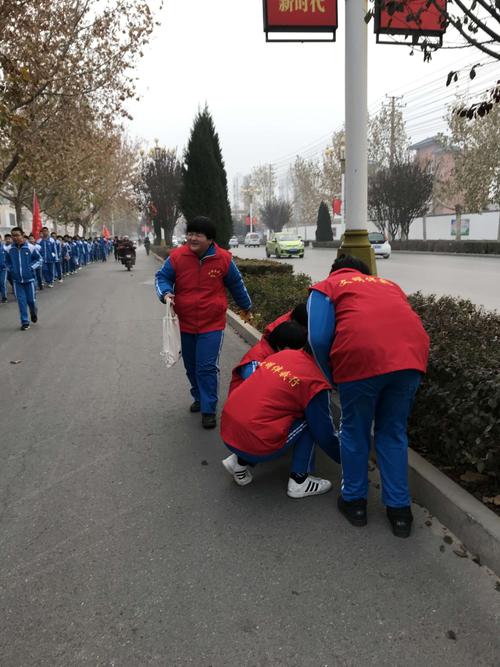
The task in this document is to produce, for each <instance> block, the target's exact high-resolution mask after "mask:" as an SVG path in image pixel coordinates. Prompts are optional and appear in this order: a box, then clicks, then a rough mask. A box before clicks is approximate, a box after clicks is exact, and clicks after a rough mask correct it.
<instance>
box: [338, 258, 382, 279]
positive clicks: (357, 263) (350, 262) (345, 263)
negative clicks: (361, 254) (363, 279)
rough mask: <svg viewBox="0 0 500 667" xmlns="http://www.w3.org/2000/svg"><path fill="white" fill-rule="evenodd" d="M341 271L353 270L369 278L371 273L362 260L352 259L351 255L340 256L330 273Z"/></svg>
mask: <svg viewBox="0 0 500 667" xmlns="http://www.w3.org/2000/svg"><path fill="white" fill-rule="evenodd" d="M341 269H354V270H355V271H359V272H360V273H364V274H365V275H367V276H371V274H372V272H371V271H370V268H369V266H368V265H367V264H365V263H364V262H363V260H362V259H359V258H358V257H353V256H352V255H340V257H337V259H336V260H335V261H334V262H333V264H332V268H331V269H330V273H333V272H334V271H340V270H341Z"/></svg>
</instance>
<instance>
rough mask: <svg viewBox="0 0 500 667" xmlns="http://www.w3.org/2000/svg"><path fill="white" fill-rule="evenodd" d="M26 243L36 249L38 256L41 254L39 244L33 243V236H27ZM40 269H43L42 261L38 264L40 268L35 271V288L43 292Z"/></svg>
mask: <svg viewBox="0 0 500 667" xmlns="http://www.w3.org/2000/svg"><path fill="white" fill-rule="evenodd" d="M28 243H29V244H30V245H32V246H33V248H36V249H37V250H38V252H39V253H40V255H41V254H42V251H41V247H40V244H39V243H38V241H35V237H34V236H33V234H29V236H28ZM42 267H43V260H42V263H41V264H40V266H39V267H38V268H37V269H36V271H35V278H36V285H37V288H38V289H39V290H43V271H42Z"/></svg>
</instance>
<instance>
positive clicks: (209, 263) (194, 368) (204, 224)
mask: <svg viewBox="0 0 500 667" xmlns="http://www.w3.org/2000/svg"><path fill="white" fill-rule="evenodd" d="M215 235H216V230H215V225H214V224H213V223H212V222H211V220H210V219H209V218H206V217H204V216H198V217H196V218H194V219H193V220H192V221H191V222H189V223H188V225H187V229H186V237H187V243H186V245H183V246H180V247H179V248H176V249H175V250H173V251H172V252H171V253H170V255H169V257H168V258H167V260H166V261H165V263H164V264H163V266H162V268H161V269H160V270H159V271H158V272H157V274H156V279H155V287H156V293H157V295H158V298H159V299H160V301H161V302H162V303H165V299H166V298H167V297H168V298H171V299H172V302H173V304H174V307H175V312H176V313H177V315H178V317H179V324H180V329H181V346H182V358H183V360H184V366H185V368H186V374H187V376H188V380H189V382H190V384H191V395H192V397H193V399H194V400H193V403H192V405H191V408H190V410H191V412H200V410H201V413H202V415H201V417H202V426H203V428H214V427H215V426H216V419H215V412H216V409H217V400H218V389H219V356H220V352H221V348H222V341H223V338H224V328H225V326H226V310H227V297H226V288H227V289H228V290H229V291H230V292H231V295H232V297H233V299H234V300H235V301H236V303H237V304H238V306H239V307H240V308H241V309H242V310H244V311H248V310H249V309H250V308H251V307H252V302H251V300H250V297H249V295H248V292H247V290H246V287H245V284H244V282H243V279H242V277H241V274H240V272H239V271H238V269H237V267H236V264H235V263H234V262H233V259H232V256H231V253H229V252H227V251H226V250H223V249H222V248H220V247H219V246H218V245H217V244H216V243H215Z"/></svg>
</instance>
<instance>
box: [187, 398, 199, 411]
mask: <svg viewBox="0 0 500 667" xmlns="http://www.w3.org/2000/svg"><path fill="white" fill-rule="evenodd" d="M199 411H200V401H194V402H193V403H191V405H190V406H189V412H199Z"/></svg>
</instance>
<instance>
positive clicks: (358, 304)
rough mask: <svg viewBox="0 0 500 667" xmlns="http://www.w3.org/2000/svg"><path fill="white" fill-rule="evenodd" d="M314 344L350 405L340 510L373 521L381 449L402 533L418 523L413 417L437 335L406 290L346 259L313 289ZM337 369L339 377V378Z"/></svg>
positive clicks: (389, 501) (343, 432) (395, 524)
mask: <svg viewBox="0 0 500 667" xmlns="http://www.w3.org/2000/svg"><path fill="white" fill-rule="evenodd" d="M308 317H309V344H310V346H311V348H312V350H313V354H314V357H315V359H316V361H317V362H318V364H319V365H320V366H321V368H322V369H323V372H324V373H325V376H326V377H328V378H329V379H331V380H332V381H333V382H335V383H336V384H337V385H338V392H339V398H340V405H341V411H342V418H341V426H340V451H341V458H342V493H341V495H340V496H339V498H338V508H339V510H340V511H341V512H342V514H344V516H345V517H346V518H347V519H348V520H349V521H350V523H351V524H352V525H354V526H365V525H366V523H367V514H366V498H367V494H368V457H369V452H370V445H371V426H372V422H373V421H375V449H376V452H377V462H378V466H379V469H380V475H381V479H382V501H383V503H384V505H385V506H386V508H387V509H386V511H387V516H388V518H389V521H390V523H391V526H392V530H393V533H394V535H396V536H398V537H408V536H409V535H410V532H411V523H412V521H413V517H412V513H411V507H410V504H411V500H410V495H409V490H408V436H407V421H408V417H409V414H410V411H411V406H412V403H413V399H414V396H415V393H416V391H417V388H418V385H419V383H420V378H421V375H422V373H425V371H426V367H427V359H428V355H429V337H428V336H427V334H426V332H425V330H424V328H423V326H422V322H421V321H420V319H419V317H418V315H417V314H416V313H415V312H414V311H413V310H412V308H411V307H410V305H409V303H408V300H407V298H406V296H405V294H404V292H403V291H402V290H401V289H400V288H399V287H398V286H397V285H396V284H395V283H393V282H390V281H389V280H385V279H383V278H377V277H375V276H371V275H370V270H369V268H368V267H367V266H366V264H365V263H364V262H362V261H361V260H359V259H357V258H354V257H350V256H344V257H340V258H338V259H337V260H336V261H335V262H334V264H333V266H332V270H331V273H330V275H329V277H328V278H327V279H326V280H323V281H322V282H319V283H316V284H315V285H313V287H312V288H311V294H310V296H309V300H308ZM332 373H333V378H332Z"/></svg>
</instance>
